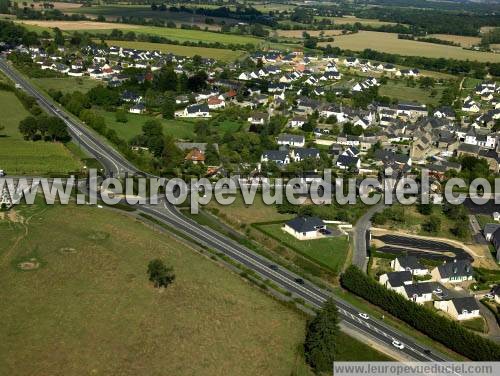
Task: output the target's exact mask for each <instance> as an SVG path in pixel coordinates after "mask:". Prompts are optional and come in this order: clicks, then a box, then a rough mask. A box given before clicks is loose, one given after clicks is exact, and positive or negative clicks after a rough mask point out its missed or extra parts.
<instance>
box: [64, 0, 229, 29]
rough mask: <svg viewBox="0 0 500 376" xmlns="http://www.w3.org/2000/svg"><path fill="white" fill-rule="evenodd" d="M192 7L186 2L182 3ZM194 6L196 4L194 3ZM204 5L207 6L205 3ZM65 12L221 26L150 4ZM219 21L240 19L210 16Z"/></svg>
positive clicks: (91, 15) (100, 7) (196, 16)
mask: <svg viewBox="0 0 500 376" xmlns="http://www.w3.org/2000/svg"><path fill="white" fill-rule="evenodd" d="M182 5H183V6H186V7H188V8H190V7H191V6H189V5H187V4H186V3H183V4H182ZM193 6H194V5H193ZM203 7H205V8H206V7H207V6H206V5H203ZM65 13H69V14H71V13H80V14H85V15H86V16H87V17H89V18H92V17H94V18H97V17H98V16H99V15H102V16H104V17H106V19H107V20H108V21H115V20H117V19H119V18H121V17H140V18H144V19H160V20H164V21H173V22H175V23H176V24H196V25H198V26H200V27H203V28H204V27H205V26H208V27H209V28H211V27H213V28H219V27H218V26H216V25H213V26H210V25H206V24H205V19H206V18H207V17H206V16H204V15H201V14H200V15H198V14H192V13H188V12H170V11H168V10H167V11H153V10H151V7H150V6H145V5H124V4H122V5H97V6H92V7H81V8H78V9H70V10H67V11H66V12H65ZM210 18H213V19H214V20H215V21H216V22H217V23H220V22H222V21H224V22H225V23H226V24H235V23H237V22H238V21H237V20H235V19H232V18H223V17H210Z"/></svg>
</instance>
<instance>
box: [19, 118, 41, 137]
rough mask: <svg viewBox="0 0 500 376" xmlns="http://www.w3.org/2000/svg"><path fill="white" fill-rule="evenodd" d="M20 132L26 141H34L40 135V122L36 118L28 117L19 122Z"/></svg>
mask: <svg viewBox="0 0 500 376" xmlns="http://www.w3.org/2000/svg"><path fill="white" fill-rule="evenodd" d="M19 132H20V133H21V134H22V135H23V137H24V138H25V139H26V140H33V139H34V137H35V135H36V134H37V133H38V122H37V120H36V118H35V117H34V116H28V117H26V118H24V119H23V120H21V121H20V122H19Z"/></svg>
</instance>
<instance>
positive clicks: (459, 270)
mask: <svg viewBox="0 0 500 376" xmlns="http://www.w3.org/2000/svg"><path fill="white" fill-rule="evenodd" d="M473 272H474V271H473V269H472V265H471V263H470V261H469V260H457V259H456V258H455V259H453V261H452V262H446V261H445V262H444V264H443V265H440V266H437V267H435V268H434V269H432V270H431V275H432V280H433V281H437V282H441V283H461V282H464V281H472V280H473Z"/></svg>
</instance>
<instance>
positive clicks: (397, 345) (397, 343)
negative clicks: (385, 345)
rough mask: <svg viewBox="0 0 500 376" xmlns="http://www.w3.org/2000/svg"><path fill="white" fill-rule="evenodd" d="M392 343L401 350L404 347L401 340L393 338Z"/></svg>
mask: <svg viewBox="0 0 500 376" xmlns="http://www.w3.org/2000/svg"><path fill="white" fill-rule="evenodd" d="M392 345H393V346H394V347H396V348H398V349H400V350H403V349H404V348H405V345H403V344H402V343H401V342H399V341H398V340H393V341H392Z"/></svg>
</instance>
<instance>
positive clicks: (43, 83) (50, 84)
mask: <svg viewBox="0 0 500 376" xmlns="http://www.w3.org/2000/svg"><path fill="white" fill-rule="evenodd" d="M31 82H33V83H34V84H35V85H36V86H38V87H39V88H41V89H43V90H45V91H47V90H50V89H53V90H60V91H61V92H62V93H63V94H64V93H68V92H73V91H75V90H78V91H81V92H83V93H86V92H87V91H89V90H90V89H92V88H93V87H96V86H98V85H101V84H102V82H101V81H98V80H93V79H91V78H89V77H69V76H67V77H61V78H59V77H54V78H53V77H50V78H46V77H44V78H32V79H31Z"/></svg>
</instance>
